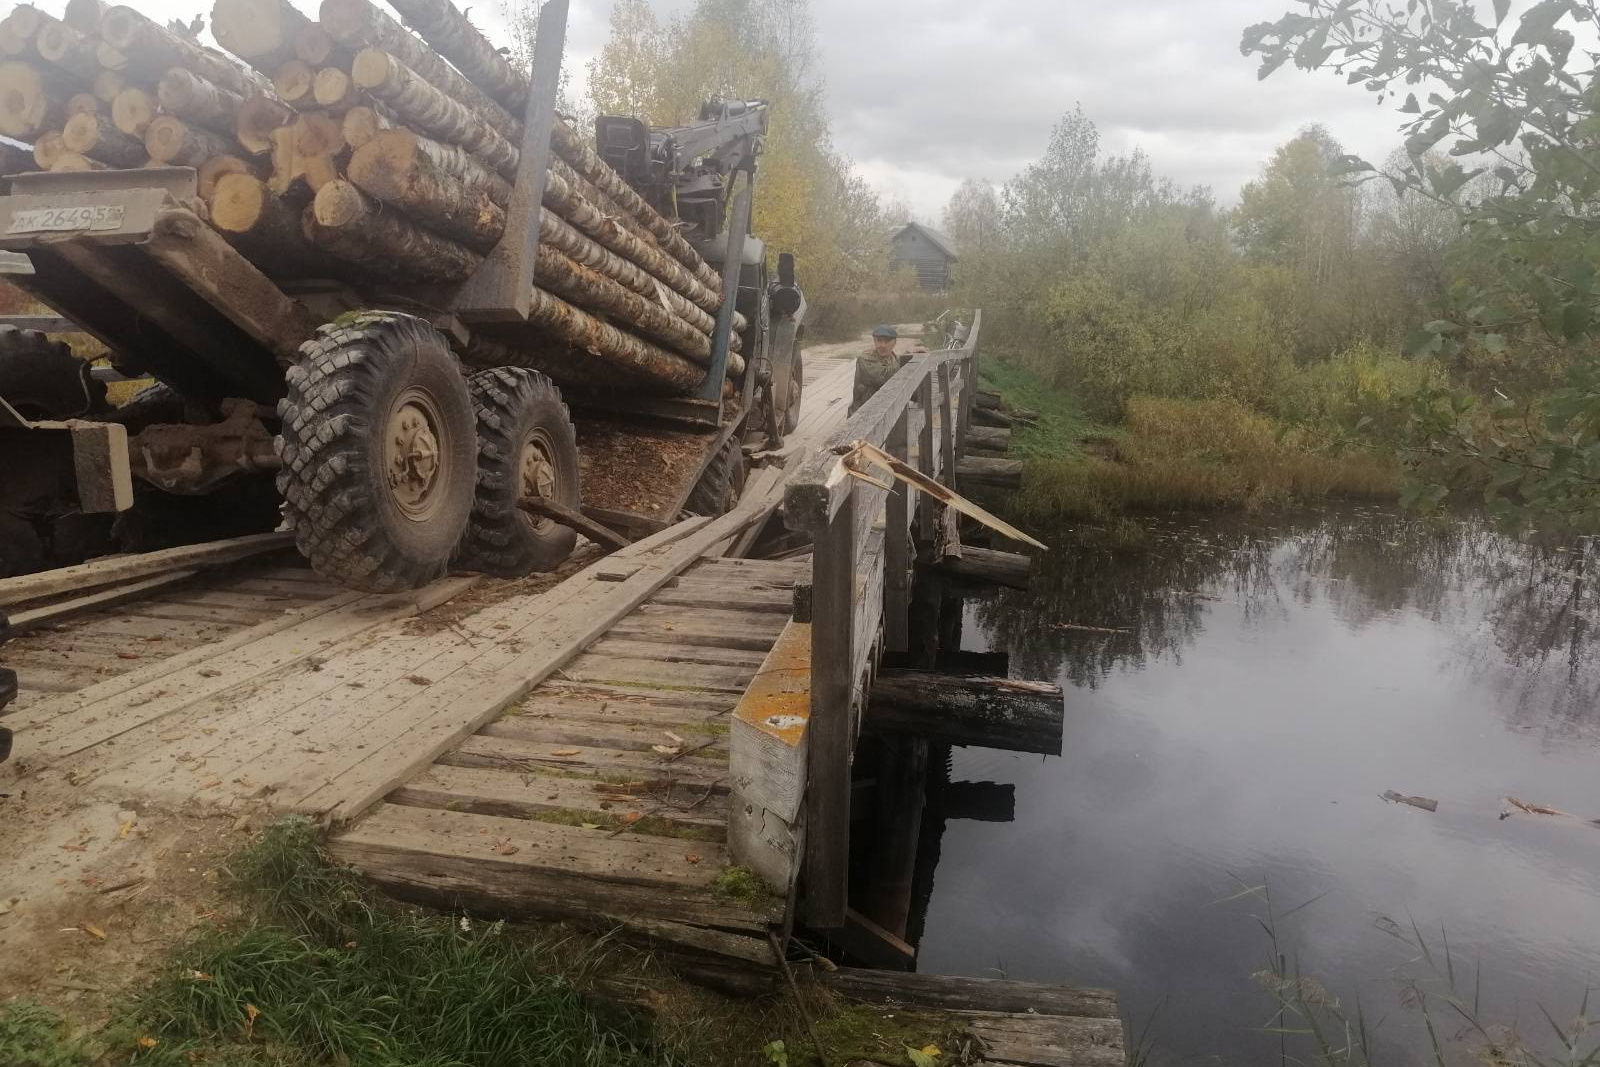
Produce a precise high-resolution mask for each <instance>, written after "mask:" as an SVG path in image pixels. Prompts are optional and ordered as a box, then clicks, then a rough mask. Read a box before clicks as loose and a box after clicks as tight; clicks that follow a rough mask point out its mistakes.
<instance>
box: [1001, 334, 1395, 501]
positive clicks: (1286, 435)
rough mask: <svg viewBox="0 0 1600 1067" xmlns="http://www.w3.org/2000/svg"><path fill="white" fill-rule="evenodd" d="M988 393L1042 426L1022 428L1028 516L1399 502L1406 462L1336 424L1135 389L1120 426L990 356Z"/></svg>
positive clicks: (1015, 446) (1016, 431) (1014, 443)
mask: <svg viewBox="0 0 1600 1067" xmlns="http://www.w3.org/2000/svg"><path fill="white" fill-rule="evenodd" d="M981 377H982V384H983V386H984V387H985V388H987V389H991V390H993V391H995V392H998V393H999V394H1000V396H1001V398H1002V400H1003V402H1004V403H1005V404H1006V405H1007V406H1009V407H1012V408H1016V409H1022V410H1025V411H1029V412H1032V413H1035V414H1036V415H1037V421H1036V422H1034V423H1033V424H1030V425H1019V426H1017V427H1015V428H1013V431H1012V438H1011V455H1013V456H1016V457H1018V458H1021V459H1023V460H1025V461H1026V462H1027V466H1026V468H1025V471H1024V475H1023V490H1022V492H1021V493H1018V494H1017V496H1016V498H1015V510H1016V513H1017V515H1018V517H1020V518H1021V519H1022V520H1024V521H1026V522H1034V523H1046V522H1049V521H1052V520H1060V519H1088V520H1107V519H1113V518H1116V517H1117V516H1120V515H1124V514H1126V513H1129V512H1140V511H1168V510H1173V509H1179V508H1188V509H1211V508H1228V509H1243V510H1246V511H1260V510H1262V509H1265V508H1269V507H1279V506H1284V505H1290V504H1304V503H1310V502H1313V501H1316V500H1320V499H1325V498H1329V497H1341V498H1347V499H1357V500H1384V501H1388V500H1394V499H1396V498H1398V496H1399V494H1400V489H1401V468H1400V464H1399V462H1398V461H1397V460H1396V459H1395V458H1394V457H1392V456H1391V455H1389V454H1388V453H1387V452H1385V451H1384V450H1382V449H1373V448H1368V447H1364V446H1363V445H1362V444H1361V443H1360V442H1359V441H1356V440H1352V439H1351V438H1350V437H1349V436H1348V435H1345V434H1343V433H1340V432H1335V431H1333V430H1326V429H1317V428H1311V427H1307V426H1299V425H1291V424H1289V423H1287V422H1283V421H1280V420H1277V419H1272V418H1269V417H1267V416H1265V415H1262V414H1259V413H1257V412H1255V411H1252V410H1251V409H1250V408H1248V407H1246V406H1245V405H1244V404H1241V403H1239V402H1238V401H1235V400H1227V399H1221V400H1174V399H1165V398H1158V397H1143V396H1136V397H1133V398H1131V399H1130V400H1129V401H1128V402H1127V405H1126V409H1125V413H1124V414H1125V418H1124V420H1123V422H1122V423H1121V424H1118V425H1109V424H1105V423H1100V422H1096V421H1095V420H1093V419H1091V418H1090V417H1089V416H1088V415H1086V414H1085V413H1084V410H1083V408H1082V407H1081V405H1079V404H1078V403H1077V401H1076V400H1075V399H1074V398H1073V397H1072V396H1071V395H1070V394H1069V393H1066V392H1064V391H1063V390H1060V389H1056V388H1053V387H1051V386H1050V385H1048V384H1047V383H1045V382H1043V381H1041V380H1040V379H1038V378H1037V377H1035V376H1034V375H1032V374H1030V373H1029V372H1027V371H1025V370H1023V369H1021V368H1019V367H1016V366H1014V365H1012V364H1010V363H1007V362H1006V361H1005V360H1004V358H1003V357H1001V358H991V359H989V360H987V361H986V363H985V365H984V367H983V370H982V373H981Z"/></svg>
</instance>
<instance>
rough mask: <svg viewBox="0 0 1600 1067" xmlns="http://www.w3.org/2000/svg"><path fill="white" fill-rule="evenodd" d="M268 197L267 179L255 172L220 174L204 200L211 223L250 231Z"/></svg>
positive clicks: (217, 226)
mask: <svg viewBox="0 0 1600 1067" xmlns="http://www.w3.org/2000/svg"><path fill="white" fill-rule="evenodd" d="M271 198H272V193H271V192H270V191H268V189H267V186H266V183H264V182H262V181H261V180H260V179H258V178H257V177H256V176H255V175H253V174H248V173H243V172H241V173H235V174H223V175H222V176H220V177H219V178H218V179H217V181H216V186H215V188H214V189H213V190H212V192H211V197H210V199H208V200H207V204H208V205H209V206H210V208H211V224H212V225H213V226H215V227H216V228H217V229H219V230H223V231H224V232H227V233H249V232H250V231H251V230H252V229H254V228H255V226H256V224H257V223H258V222H259V221H260V220H261V216H262V214H263V213H264V212H265V211H266V210H267V203H268V201H269V200H270V199H271Z"/></svg>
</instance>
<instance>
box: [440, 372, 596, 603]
mask: <svg viewBox="0 0 1600 1067" xmlns="http://www.w3.org/2000/svg"><path fill="white" fill-rule="evenodd" d="M467 388H468V390H469V391H470V392H471V394H472V406H473V409H474V411H475V413H476V414H477V418H478V480H477V492H476V495H475V497H474V499H473V502H472V517H471V518H470V519H468V520H467V532H466V536H465V537H463V538H462V541H461V547H460V550H459V553H458V555H457V559H456V565H457V566H459V567H461V568H462V569H464V570H472V571H480V572H482V573H484V574H489V575H493V576H495V577H497V578H521V577H523V576H524V575H528V574H536V573H539V572H541V571H551V570H555V568H557V567H559V566H560V565H561V564H562V562H563V561H565V560H566V558H567V557H568V556H570V555H572V550H573V548H575V547H576V546H577V543H578V535H577V534H576V533H575V532H574V531H572V530H571V529H569V528H568V527H565V526H563V525H561V524H560V523H558V522H555V521H554V520H551V519H543V518H535V517H534V516H532V515H529V514H528V513H527V512H525V511H523V510H522V509H521V508H519V507H517V500H518V499H519V498H520V497H522V496H524V495H538V496H546V497H551V498H553V499H555V500H557V501H559V502H560V503H563V504H565V505H567V506H568V507H570V508H576V507H578V504H579V493H578V439H577V433H576V432H575V431H574V430H573V428H572V416H571V415H570V414H569V413H568V412H567V405H566V404H564V403H562V401H561V391H560V390H559V389H557V388H556V386H555V383H553V382H552V381H550V379H549V378H546V377H545V376H544V375H543V374H540V373H539V372H538V371H531V370H522V369H518V368H509V367H499V368H495V369H493V370H485V371H479V372H478V373H477V374H474V375H473V376H472V377H471V378H470V379H468V381H467Z"/></svg>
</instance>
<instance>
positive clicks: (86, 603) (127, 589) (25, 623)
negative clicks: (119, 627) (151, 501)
mask: <svg viewBox="0 0 1600 1067" xmlns="http://www.w3.org/2000/svg"><path fill="white" fill-rule="evenodd" d="M197 573H199V572H198V571H194V570H181V571H173V572H172V573H171V574H161V575H157V576H155V577H154V578H144V579H141V580H138V581H132V582H128V583H127V584H125V585H118V586H115V587H113V588H110V589H103V590H101V591H100V592H98V593H90V594H88V595H86V596H79V597H73V598H72V599H70V600H62V601H58V602H56V603H54V604H50V605H47V606H45V607H38V608H30V609H27V610H24V611H18V612H14V613H12V614H11V615H9V616H8V615H6V614H5V612H3V611H0V634H4V633H11V634H13V635H15V634H24V633H27V632H28V631H29V630H34V629H37V628H38V627H40V626H49V625H54V624H56V623H58V622H64V621H65V620H67V619H70V618H73V617H75V616H78V615H84V614H87V613H88V612H91V611H98V610H100V609H101V608H109V607H114V606H116V605H118V604H125V603H127V602H128V601H130V600H141V599H143V598H144V597H147V596H149V595H150V594H152V593H156V592H160V591H161V590H163V589H169V588H171V587H172V586H175V585H178V584H180V583H182V582H186V581H188V580H189V579H190V578H193V577H194V576H195V575H196V574H197Z"/></svg>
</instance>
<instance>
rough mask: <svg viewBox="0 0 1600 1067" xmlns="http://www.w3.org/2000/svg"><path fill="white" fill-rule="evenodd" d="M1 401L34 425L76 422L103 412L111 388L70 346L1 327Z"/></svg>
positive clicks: (47, 338) (38, 335)
mask: <svg viewBox="0 0 1600 1067" xmlns="http://www.w3.org/2000/svg"><path fill="white" fill-rule="evenodd" d="M0 397H4V398H5V399H6V402H7V403H9V404H10V405H11V406H12V407H14V408H16V409H17V411H18V413H20V414H21V415H22V416H23V417H24V418H29V419H76V418H82V417H83V416H85V415H91V414H94V413H95V412H99V411H103V410H104V409H105V406H106V386H105V383H104V382H102V381H98V380H96V378H95V377H94V374H93V372H92V371H91V369H90V367H89V363H88V361H87V360H82V359H79V358H78V357H77V356H75V355H73V354H72V349H70V348H68V347H67V344H66V342H65V341H52V340H50V338H49V337H47V336H45V335H44V334H42V333H40V332H39V331H38V330H19V329H17V328H16V327H15V326H0Z"/></svg>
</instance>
